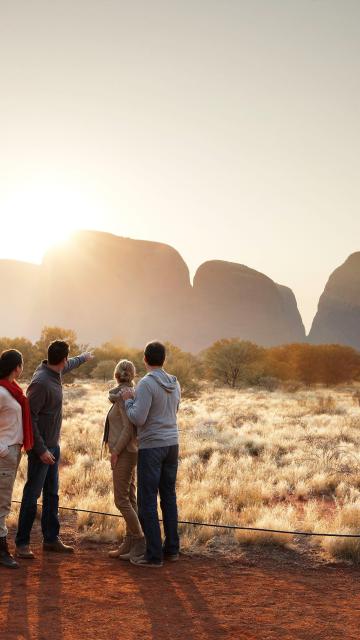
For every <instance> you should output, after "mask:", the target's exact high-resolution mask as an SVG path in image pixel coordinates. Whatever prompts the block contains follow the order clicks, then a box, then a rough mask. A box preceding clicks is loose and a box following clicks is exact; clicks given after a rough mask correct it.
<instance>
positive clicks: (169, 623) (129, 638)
mask: <svg viewBox="0 0 360 640" xmlns="http://www.w3.org/2000/svg"><path fill="white" fill-rule="evenodd" d="M63 537H64V539H65V540H67V541H69V540H70V539H71V537H72V536H71V535H69V531H66V530H65V531H64V535H63ZM33 548H34V551H36V552H37V556H38V557H37V558H36V560H34V561H22V562H21V568H20V569H19V570H14V571H10V570H6V569H4V568H2V567H0V638H1V640H15V639H17V640H25V639H26V640H70V639H71V640H72V639H74V638H79V639H80V638H81V639H83V638H84V639H89V640H91V639H92V638H94V639H95V638H96V639H97V640H113V639H114V640H120V639H121V640H135V639H136V640H139V639H141V640H147V639H150V638H151V639H154V640H163V639H164V640H165V639H169V640H170V638H171V639H172V640H173V639H174V640H176V639H177V638H179V639H180V638H181V640H184V639H185V640H188V639H189V640H192V639H194V640H195V639H196V640H205V639H211V640H220V639H222V638H236V639H239V640H250V639H251V640H255V639H256V640H259V639H267V640H270V639H271V640H272V639H274V640H275V639H276V640H278V639H281V640H290V639H291V640H294V639H296V640H319V639H324V640H325V639H326V640H337V639H340V638H341V640H344V639H354V640H355V639H356V640H358V639H359V638H360V630H359V629H360V580H359V578H360V570H359V569H358V568H354V567H344V566H335V565H325V564H320V565H317V566H316V565H315V564H314V563H309V562H307V561H305V560H304V559H303V558H301V557H299V556H295V555H294V553H293V552H288V551H286V550H276V551H275V550H273V551H271V552H267V551H265V550H264V551H252V552H249V553H251V554H252V557H251V558H250V555H249V553H247V555H246V556H243V557H240V558H239V559H235V560H234V559H231V558H225V557H223V556H217V557H213V558H211V557H210V558H209V557H200V556H193V557H192V556H189V555H187V556H184V557H182V558H181V559H180V561H179V562H178V563H168V564H166V565H164V567H163V568H162V569H153V570H150V569H143V568H137V567H134V566H132V565H130V563H127V562H122V561H114V560H110V559H109V558H108V557H107V550H108V547H106V546H101V545H99V546H89V545H87V546H85V545H80V546H79V547H78V549H77V553H76V554H75V555H74V556H66V557H64V556H59V555H55V554H51V553H47V554H45V553H44V554H43V553H42V551H41V548H40V544H39V535H38V533H37V534H36V535H35V536H34V545H33Z"/></svg>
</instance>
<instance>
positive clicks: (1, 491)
mask: <svg viewBox="0 0 360 640" xmlns="http://www.w3.org/2000/svg"><path fill="white" fill-rule="evenodd" d="M20 457H21V446H20V445H19V444H13V445H11V446H10V447H9V452H8V453H7V454H6V456H4V457H0V538H4V537H5V536H7V534H8V530H7V527H6V524H5V519H6V517H7V516H8V515H9V513H10V509H11V497H12V492H13V488H14V482H15V478H16V472H17V470H18V466H19V462H20Z"/></svg>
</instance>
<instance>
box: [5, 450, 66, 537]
mask: <svg viewBox="0 0 360 640" xmlns="http://www.w3.org/2000/svg"><path fill="white" fill-rule="evenodd" d="M49 451H50V452H51V453H52V454H53V456H54V458H55V464H44V463H43V462H41V460H40V458H39V456H38V455H36V453H34V452H33V451H30V453H29V455H28V473H27V481H26V484H25V486H24V491H23V497H22V501H21V507H20V514H19V523H18V530H17V534H16V538H15V543H16V545H17V546H18V547H20V546H23V545H28V544H29V542H30V533H31V529H32V526H33V524H34V520H35V517H36V509H37V501H38V498H39V497H40V495H41V492H43V499H42V515H41V529H42V533H43V537H44V542H54V541H55V540H56V538H57V537H58V535H59V530H60V523H59V517H58V506H59V459H60V447H59V446H57V447H51V448H49Z"/></svg>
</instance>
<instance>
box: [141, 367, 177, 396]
mask: <svg viewBox="0 0 360 640" xmlns="http://www.w3.org/2000/svg"><path fill="white" fill-rule="evenodd" d="M148 376H150V377H151V378H154V380H156V382H157V383H158V385H160V387H162V388H163V389H165V391H166V392H167V393H173V392H174V391H175V389H176V388H177V385H178V381H177V377H176V376H172V375H170V373H166V371H164V369H154V370H153V371H151V372H150V373H148Z"/></svg>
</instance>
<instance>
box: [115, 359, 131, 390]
mask: <svg viewBox="0 0 360 640" xmlns="http://www.w3.org/2000/svg"><path fill="white" fill-rule="evenodd" d="M135 376H136V369H135V365H134V364H133V363H132V362H131V361H130V360H120V362H118V363H117V365H116V367H115V371H114V378H116V380H117V381H118V382H125V383H127V384H131V385H132V384H134V382H133V381H134V378H135Z"/></svg>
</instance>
